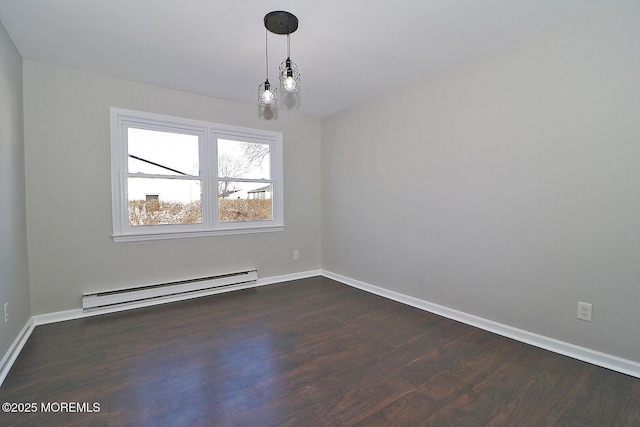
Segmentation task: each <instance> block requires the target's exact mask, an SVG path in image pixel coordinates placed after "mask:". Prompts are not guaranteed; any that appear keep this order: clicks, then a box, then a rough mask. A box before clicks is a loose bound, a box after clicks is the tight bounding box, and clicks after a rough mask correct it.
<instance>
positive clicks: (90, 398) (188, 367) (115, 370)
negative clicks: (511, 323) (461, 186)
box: [0, 277, 640, 427]
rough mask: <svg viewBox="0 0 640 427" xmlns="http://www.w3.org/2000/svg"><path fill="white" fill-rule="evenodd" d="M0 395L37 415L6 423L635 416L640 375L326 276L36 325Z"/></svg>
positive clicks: (605, 422) (634, 420)
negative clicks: (531, 343)
mask: <svg viewBox="0 0 640 427" xmlns="http://www.w3.org/2000/svg"><path fill="white" fill-rule="evenodd" d="M2 402H10V403H15V404H17V403H21V404H31V403H34V404H35V405H36V407H35V409H36V412H35V413H22V414H14V413H0V424H1V425H28V426H45V425H47V426H52V425H78V426H80V425H82V426H85V425H107V426H120V425H127V426H129V425H131V426H198V425H203V426H242V427H247V426H260V427H266V426H342V425H357V426H405V425H406V426H498V425H505V426H552V425H558V426H640V380H639V379H636V378H633V377H630V376H626V375H623V374H619V373H616V372H613V371H609V370H607V369H603V368H599V367H596V366H593V365H590V364H587V363H583V362H580V361H577V360H573V359H570V358H568V357H564V356H561V355H557V354H554V353H551V352H548V351H545V350H541V349H538V348H535V347H531V346H528V345H525V344H521V343H518V342H516V341H512V340H510V339H507V338H504V337H501V336H497V335H494V334H491V333H489V332H485V331H482V330H479V329H476V328H473V327H470V326H466V325H464V324H461V323H457V322H455V321H451V320H448V319H445V318H442V317H438V316H436V315H433V314H430V313H427V312H424V311H421V310H418V309H415V308H411V307H408V306H405V305H402V304H399V303H396V302H393V301H390V300H386V299H384V298H380V297H378V296H375V295H371V294H368V293H366V292H362V291H359V290H357V289H353V288H350V287H348V286H345V285H342V284H339V283H337V282H334V281H331V280H329V279H326V278H320V277H318V278H312V279H305V280H299V281H295V282H289V283H284V284H279V285H271V286H267V287H263V288H258V289H253V290H245V291H237V292H233V293H228V294H222V295H216V296H212V297H207V298H200V299H196V300H191V301H185V302H179V303H173V304H166V305H162V306H156V307H150V308H144V309H137V310H132V311H127V312H121V313H115V314H108V315H102V316H97V317H92V318H87V319H81V320H73V321H68V322H63V323H57V324H51V325H43V326H38V327H36V328H35V330H34V331H33V334H32V335H31V337H30V338H29V340H28V342H27V344H26V346H25V347H24V349H23V351H22V353H21V354H20V356H19V357H18V359H17V360H16V362H15V364H14V365H13V368H12V370H11V372H10V373H9V375H8V376H7V378H6V380H5V382H4V384H3V386H2V387H1V388H0V403H2ZM69 402H71V403H78V404H80V407H78V406H73V405H71V406H70V407H65V406H64V405H65V404H66V403H69ZM94 403H97V404H98V405H99V408H95V407H93V404H94ZM79 409H80V410H86V409H92V410H95V409H99V412H98V411H94V412H69V410H79ZM44 410H48V411H49V412H44Z"/></svg>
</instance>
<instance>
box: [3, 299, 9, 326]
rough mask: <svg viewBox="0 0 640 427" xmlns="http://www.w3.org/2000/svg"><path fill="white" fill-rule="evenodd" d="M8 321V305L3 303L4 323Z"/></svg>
mask: <svg viewBox="0 0 640 427" xmlns="http://www.w3.org/2000/svg"><path fill="white" fill-rule="evenodd" d="M8 321H9V303H8V302H5V303H4V323H7V322H8Z"/></svg>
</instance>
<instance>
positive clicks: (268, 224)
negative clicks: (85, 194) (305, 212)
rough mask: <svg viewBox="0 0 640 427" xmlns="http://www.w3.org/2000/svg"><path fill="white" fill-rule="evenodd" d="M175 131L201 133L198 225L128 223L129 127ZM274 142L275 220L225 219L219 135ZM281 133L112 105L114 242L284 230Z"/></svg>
mask: <svg viewBox="0 0 640 427" xmlns="http://www.w3.org/2000/svg"><path fill="white" fill-rule="evenodd" d="M129 127H135V128H140V129H151V130H163V131H169V132H171V131H176V132H181V133H188V134H192V135H197V136H198V141H199V150H198V151H199V157H200V158H199V163H200V179H201V183H202V186H201V188H202V194H201V199H200V206H201V209H202V222H201V223H198V224H157V225H138V226H131V225H129V212H128V209H129V205H128V194H127V188H128V187H127V186H128V184H127V183H128V177H129V173H128V161H129V159H128V147H127V134H128V131H127V129H128V128H129ZM218 137H220V138H223V139H232V140H238V141H244V142H258V143H262V144H268V145H269V158H270V162H271V164H270V179H268V180H251V181H261V182H264V184H265V185H269V184H270V185H271V186H272V192H273V193H272V198H271V220H262V221H238V222H220V221H219V217H218V194H217V193H218V190H217V189H218V185H217V181H218V171H217V168H218V154H217V145H218V144H217V138H218ZM282 181H283V164H282V133H280V132H272V131H265V130H258V129H249V128H242V127H237V126H229V125H222V124H218V123H212V122H205V121H199V120H191V119H185V118H180V117H172V116H165V115H160V114H154V113H147V112H142V111H133V110H125V109H122V108H115V107H111V198H112V204H111V206H112V216H113V235H112V237H113V240H114V242H132V241H145V240H161V239H176V238H188V237H206V236H217V235H228V234H247V233H263V232H273V231H283V230H284V186H283V182H282Z"/></svg>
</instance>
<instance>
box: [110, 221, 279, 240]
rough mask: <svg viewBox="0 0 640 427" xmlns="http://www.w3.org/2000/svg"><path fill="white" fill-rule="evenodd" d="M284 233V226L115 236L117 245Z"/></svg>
mask: <svg viewBox="0 0 640 427" xmlns="http://www.w3.org/2000/svg"><path fill="white" fill-rule="evenodd" d="M277 231H284V225H275V226H269V227H254V228H250V227H247V228H236V229H233V230H231V229H229V230H198V231H177V232H163V233H148V232H147V233H126V234H117V235H113V236H112V237H113V241H114V242H115V243H124V242H144V241H149V240H170V239H189V238H194V237H212V236H229V235H234V234H254V233H272V232H277Z"/></svg>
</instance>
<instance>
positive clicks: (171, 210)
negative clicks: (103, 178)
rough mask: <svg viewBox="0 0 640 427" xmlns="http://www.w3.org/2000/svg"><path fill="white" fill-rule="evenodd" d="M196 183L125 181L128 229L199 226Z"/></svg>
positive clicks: (200, 218)
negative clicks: (183, 225)
mask: <svg viewBox="0 0 640 427" xmlns="http://www.w3.org/2000/svg"><path fill="white" fill-rule="evenodd" d="M200 186H201V184H200V180H192V179H161V178H129V182H128V194H129V197H128V203H129V225H152V224H192V223H201V222H202V211H201V208H200Z"/></svg>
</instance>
